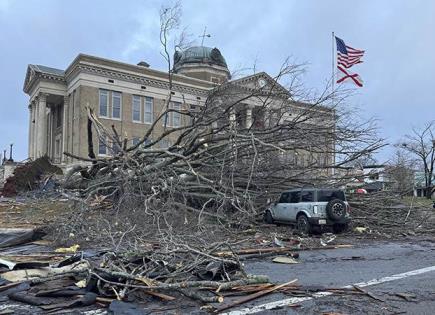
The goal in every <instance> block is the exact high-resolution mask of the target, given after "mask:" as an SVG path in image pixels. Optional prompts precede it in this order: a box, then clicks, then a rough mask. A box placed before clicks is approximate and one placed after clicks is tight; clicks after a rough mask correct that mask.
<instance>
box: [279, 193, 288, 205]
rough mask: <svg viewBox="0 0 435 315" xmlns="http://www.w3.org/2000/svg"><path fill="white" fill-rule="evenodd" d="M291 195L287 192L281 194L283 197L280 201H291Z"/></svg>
mask: <svg viewBox="0 0 435 315" xmlns="http://www.w3.org/2000/svg"><path fill="white" fill-rule="evenodd" d="M289 195H290V193H288V192H285V193H282V194H281V198H279V201H278V203H289Z"/></svg>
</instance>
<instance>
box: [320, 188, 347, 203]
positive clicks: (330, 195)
mask: <svg viewBox="0 0 435 315" xmlns="http://www.w3.org/2000/svg"><path fill="white" fill-rule="evenodd" d="M333 199H340V200H343V201H346V196H345V195H344V192H343V191H342V190H319V191H317V201H318V202H329V201H331V200H333Z"/></svg>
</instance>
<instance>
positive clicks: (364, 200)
mask: <svg viewBox="0 0 435 315" xmlns="http://www.w3.org/2000/svg"><path fill="white" fill-rule="evenodd" d="M348 201H349V203H350V206H351V216H352V223H353V226H354V230H355V231H356V232H359V233H374V234H385V235H398V234H403V235H407V234H414V233H422V234H424V233H434V232H435V229H434V228H433V224H434V222H435V220H434V219H435V218H434V214H433V209H432V208H430V207H425V206H422V205H420V204H419V203H418V202H414V203H413V202H411V204H409V205H408V204H405V203H404V201H403V200H402V199H401V198H400V196H398V195H395V194H392V193H390V192H388V191H383V192H378V193H372V194H366V195H354V196H349V199H348Z"/></svg>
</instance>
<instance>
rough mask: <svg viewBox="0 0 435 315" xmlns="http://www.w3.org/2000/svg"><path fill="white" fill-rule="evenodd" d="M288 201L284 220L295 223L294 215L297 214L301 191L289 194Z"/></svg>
mask: <svg viewBox="0 0 435 315" xmlns="http://www.w3.org/2000/svg"><path fill="white" fill-rule="evenodd" d="M289 197H290V200H289V202H290V203H289V206H288V209H287V212H286V213H285V220H286V221H289V222H296V214H297V213H298V208H299V202H300V199H301V191H300V190H297V191H292V192H290V196H289Z"/></svg>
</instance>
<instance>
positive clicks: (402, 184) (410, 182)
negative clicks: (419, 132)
mask: <svg viewBox="0 0 435 315" xmlns="http://www.w3.org/2000/svg"><path fill="white" fill-rule="evenodd" d="M414 162H415V161H413V159H411V157H410V156H409V154H408V153H407V152H405V151H403V150H400V149H398V150H396V152H395V154H394V156H393V158H392V159H391V160H390V162H389V163H388V166H387V168H386V174H385V175H386V177H387V178H388V180H389V181H390V182H391V184H390V185H391V190H392V191H394V192H396V193H398V194H400V196H404V195H407V194H409V193H410V192H411V191H412V189H413V188H414V170H413V165H414Z"/></svg>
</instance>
